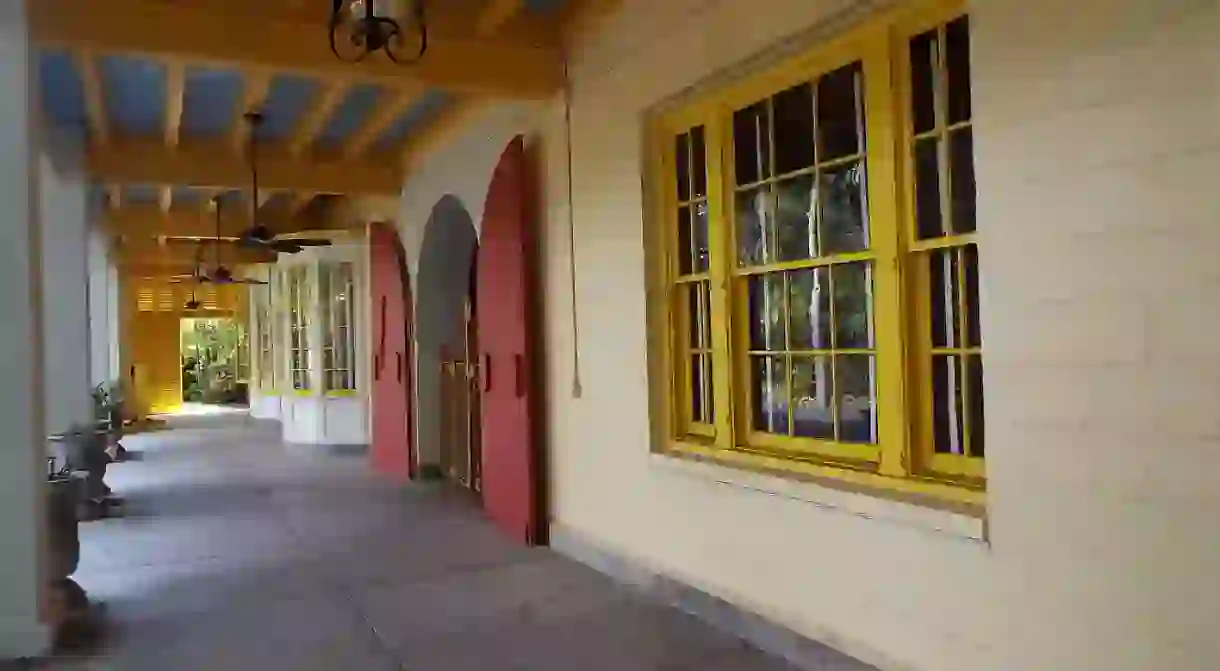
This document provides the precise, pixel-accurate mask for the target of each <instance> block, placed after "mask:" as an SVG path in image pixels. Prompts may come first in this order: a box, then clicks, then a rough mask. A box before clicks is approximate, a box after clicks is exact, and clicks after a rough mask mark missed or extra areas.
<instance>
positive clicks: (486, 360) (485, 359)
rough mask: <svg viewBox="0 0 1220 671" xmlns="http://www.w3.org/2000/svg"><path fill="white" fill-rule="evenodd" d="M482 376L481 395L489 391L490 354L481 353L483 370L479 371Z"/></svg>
mask: <svg viewBox="0 0 1220 671" xmlns="http://www.w3.org/2000/svg"><path fill="white" fill-rule="evenodd" d="M479 372H480V373H482V375H483V393H487V392H489V391H491V354H489V353H487V352H484V353H483V370H481V371H479Z"/></svg>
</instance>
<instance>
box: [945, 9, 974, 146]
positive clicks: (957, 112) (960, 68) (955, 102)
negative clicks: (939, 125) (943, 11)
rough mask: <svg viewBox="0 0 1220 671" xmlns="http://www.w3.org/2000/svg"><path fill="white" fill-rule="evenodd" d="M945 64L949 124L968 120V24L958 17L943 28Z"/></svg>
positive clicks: (967, 20) (965, 20)
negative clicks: (946, 69)
mask: <svg viewBox="0 0 1220 671" xmlns="http://www.w3.org/2000/svg"><path fill="white" fill-rule="evenodd" d="M945 64H946V65H947V66H948V68H949V73H948V74H949V104H948V108H949V123H951V124H954V123H958V122H961V121H969V120H970V23H969V19H968V18H967V17H965V16H963V17H960V18H958V19H956V20H954V21H952V22H950V23H949V25H948V26H947V27H946V28H945Z"/></svg>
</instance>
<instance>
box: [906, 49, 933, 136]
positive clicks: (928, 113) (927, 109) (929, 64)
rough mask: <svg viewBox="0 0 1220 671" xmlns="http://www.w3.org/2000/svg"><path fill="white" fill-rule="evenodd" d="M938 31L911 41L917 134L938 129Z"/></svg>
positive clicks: (914, 118) (913, 101) (913, 115)
mask: <svg viewBox="0 0 1220 671" xmlns="http://www.w3.org/2000/svg"><path fill="white" fill-rule="evenodd" d="M937 51H938V45H937V39H936V31H935V30H929V31H928V32H926V33H923V34H922V35H917V36H916V37H915V38H914V39H912V40H911V120H912V123H913V125H914V128H915V132H916V133H924V132H927V131H930V130H932V129H933V128H935V127H936V86H935V78H934V77H935V74H934V73H935V72H936V60H937Z"/></svg>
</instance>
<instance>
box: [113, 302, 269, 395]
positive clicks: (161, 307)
mask: <svg viewBox="0 0 1220 671" xmlns="http://www.w3.org/2000/svg"><path fill="white" fill-rule="evenodd" d="M191 289H192V285H189V284H171V283H169V282H168V281H166V280H155V279H141V278H125V279H124V282H123V306H122V308H123V309H122V323H121V325H120V341H121V352H120V358H121V360H122V362H123V373H124V376H125V379H126V380H127V382H128V385H129V387H128V393H127V404H128V407H127V412H128V413H129V414H131V415H134V416H136V417H146V416H148V415H151V414H161V413H168V412H174V411H175V410H178V409H179V408H180V407H181V406H182V362H181V348H182V334H181V330H180V329H181V320H182V319H183V318H184V317H236V318H238V319H244V318H245V315H246V305H245V303H246V300H245V297H246V292H245V291H244V289H245V286H244V285H227V286H209V285H203V286H195V287H194V297H195V300H198V301H199V302H201V303H202V304H203V307H202V308H201V309H199V310H192V311H187V310H185V309H184V306H185V304H186V302H187V301H188V300H190V299H191V296H192V291H191Z"/></svg>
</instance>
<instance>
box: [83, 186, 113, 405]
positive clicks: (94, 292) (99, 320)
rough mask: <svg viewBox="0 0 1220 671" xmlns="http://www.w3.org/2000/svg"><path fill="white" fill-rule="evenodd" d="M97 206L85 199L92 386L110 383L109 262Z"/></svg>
mask: <svg viewBox="0 0 1220 671" xmlns="http://www.w3.org/2000/svg"><path fill="white" fill-rule="evenodd" d="M98 205H99V204H98V203H97V202H95V201H94V199H92V198H90V199H89V205H88V207H89V209H88V214H89V221H88V223H89V228H88V240H87V243H88V249H87V250H86V253H87V255H88V272H89V285H88V297H89V377H90V383H91V384H92V385H94V386H96V385H99V384H102V383H103V382H107V381H109V380H113V379H114V376H113V375H112V374H111V369H112V365H111V362H110V259H109V258H108V251H109V250H108V249H107V247H108V244H109V243H108V240H107V236H106V233H105V231H103V230H102V228H101V221H100V211H99V209H100V208H99V207H98Z"/></svg>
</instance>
